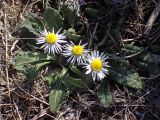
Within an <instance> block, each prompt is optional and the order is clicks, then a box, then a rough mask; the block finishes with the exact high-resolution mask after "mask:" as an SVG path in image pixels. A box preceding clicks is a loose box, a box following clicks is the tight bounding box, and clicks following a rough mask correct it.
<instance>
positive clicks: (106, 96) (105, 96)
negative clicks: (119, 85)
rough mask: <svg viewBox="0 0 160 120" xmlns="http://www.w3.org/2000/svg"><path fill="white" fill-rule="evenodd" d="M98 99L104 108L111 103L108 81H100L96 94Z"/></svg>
mask: <svg viewBox="0 0 160 120" xmlns="http://www.w3.org/2000/svg"><path fill="white" fill-rule="evenodd" d="M97 95H98V98H99V100H100V102H101V104H102V105H103V106H104V107H109V106H110V104H111V103H112V93H111V91H110V88H109V84H108V81H107V80H106V79H105V80H102V81H101V83H100V87H99V89H98V92H97Z"/></svg>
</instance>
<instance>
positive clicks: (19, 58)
mask: <svg viewBox="0 0 160 120" xmlns="http://www.w3.org/2000/svg"><path fill="white" fill-rule="evenodd" d="M53 60H55V58H54V57H51V56H49V55H47V54H45V53H37V52H20V53H18V54H17V55H16V57H15V59H14V60H13V61H12V65H13V67H14V68H15V69H17V70H19V71H21V72H22V73H23V74H24V75H25V76H26V77H27V78H28V79H35V78H36V77H37V75H38V72H39V70H40V68H41V67H43V66H44V65H46V64H49V63H50V62H51V61H53Z"/></svg>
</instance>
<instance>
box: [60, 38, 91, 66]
mask: <svg viewBox="0 0 160 120" xmlns="http://www.w3.org/2000/svg"><path fill="white" fill-rule="evenodd" d="M86 45H87V44H84V45H81V41H80V42H79V44H78V45H75V44H74V43H73V42H71V44H67V45H66V46H65V47H64V51H63V55H64V56H66V57H69V58H68V60H67V61H68V62H70V63H71V64H74V63H75V62H77V64H78V65H79V64H82V63H85V59H84V58H85V57H86V55H87V53H88V52H89V50H87V49H85V47H86Z"/></svg>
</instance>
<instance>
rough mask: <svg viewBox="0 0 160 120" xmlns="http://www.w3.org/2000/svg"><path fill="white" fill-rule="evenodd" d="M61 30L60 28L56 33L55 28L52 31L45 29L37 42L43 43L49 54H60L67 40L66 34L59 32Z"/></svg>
mask: <svg viewBox="0 0 160 120" xmlns="http://www.w3.org/2000/svg"><path fill="white" fill-rule="evenodd" d="M60 31H61V29H60V30H58V32H57V33H56V34H55V31H54V28H53V30H52V32H47V30H46V29H44V31H43V32H41V35H40V36H39V38H37V39H36V41H37V43H36V44H43V45H42V46H41V48H43V49H44V51H45V52H48V53H49V54H59V53H61V52H62V45H61V44H63V43H65V42H66V41H65V40H64V39H65V38H66V36H65V35H64V34H59V32H60Z"/></svg>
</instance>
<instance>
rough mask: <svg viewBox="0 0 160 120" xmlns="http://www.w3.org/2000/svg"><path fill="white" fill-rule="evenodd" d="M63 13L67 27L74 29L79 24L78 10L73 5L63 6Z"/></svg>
mask: <svg viewBox="0 0 160 120" xmlns="http://www.w3.org/2000/svg"><path fill="white" fill-rule="evenodd" d="M61 12H62V14H63V18H64V21H65V23H66V26H67V27H68V28H69V27H73V28H74V25H75V24H77V22H78V15H77V10H75V8H74V6H73V5H62V7H61Z"/></svg>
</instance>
